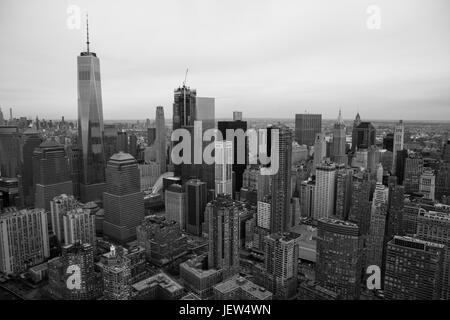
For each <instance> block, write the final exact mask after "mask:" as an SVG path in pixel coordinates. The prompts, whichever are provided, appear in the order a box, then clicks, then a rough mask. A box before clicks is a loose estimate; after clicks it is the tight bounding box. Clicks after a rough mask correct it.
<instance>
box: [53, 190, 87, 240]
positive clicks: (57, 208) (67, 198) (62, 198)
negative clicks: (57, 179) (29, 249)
mask: <svg viewBox="0 0 450 320" xmlns="http://www.w3.org/2000/svg"><path fill="white" fill-rule="evenodd" d="M80 206H81V203H80V202H78V200H77V199H76V198H75V197H74V196H73V195H67V194H61V195H58V196H56V197H54V198H53V199H52V200H51V201H50V217H51V225H52V231H53V234H54V235H55V236H56V238H57V239H58V241H59V242H60V243H65V242H64V225H63V216H64V215H65V214H66V213H67V212H68V211H71V210H72V209H76V208H79V207H80Z"/></svg>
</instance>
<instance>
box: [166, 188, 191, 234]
mask: <svg viewBox="0 0 450 320" xmlns="http://www.w3.org/2000/svg"><path fill="white" fill-rule="evenodd" d="M164 200H165V209H166V216H167V220H169V221H176V222H178V224H179V226H180V228H181V229H182V230H186V221H185V211H186V209H185V207H186V193H185V192H184V190H183V187H182V186H180V185H179V184H175V183H174V184H172V185H170V186H169V187H168V188H167V189H166V190H165V192H164Z"/></svg>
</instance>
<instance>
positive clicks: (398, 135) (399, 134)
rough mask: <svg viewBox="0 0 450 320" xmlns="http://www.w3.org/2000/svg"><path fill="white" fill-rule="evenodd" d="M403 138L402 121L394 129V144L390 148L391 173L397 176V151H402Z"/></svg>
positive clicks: (403, 126) (403, 127)
mask: <svg viewBox="0 0 450 320" xmlns="http://www.w3.org/2000/svg"><path fill="white" fill-rule="evenodd" d="M404 136H405V125H404V124H403V121H402V120H400V121H399V122H398V123H397V124H396V125H395V128H394V142H393V147H392V154H393V159H392V173H393V174H394V175H397V171H396V166H397V151H400V150H403V140H404Z"/></svg>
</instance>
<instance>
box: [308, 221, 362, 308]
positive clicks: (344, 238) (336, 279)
mask: <svg viewBox="0 0 450 320" xmlns="http://www.w3.org/2000/svg"><path fill="white" fill-rule="evenodd" d="M317 232H318V233H317V259H316V280H317V282H318V283H319V284H320V285H321V286H323V287H325V288H326V289H328V290H331V291H333V292H335V293H337V294H338V295H340V296H341V297H342V298H343V299H345V300H353V299H358V298H359V293H360V287H361V283H360V281H361V270H362V268H361V266H362V246H363V245H362V239H361V237H360V235H359V234H360V233H359V228H358V226H357V225H356V224H354V223H351V222H347V221H342V220H335V219H330V218H324V219H320V220H319V222H318V231H317Z"/></svg>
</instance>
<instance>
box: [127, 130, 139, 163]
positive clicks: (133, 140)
mask: <svg viewBox="0 0 450 320" xmlns="http://www.w3.org/2000/svg"><path fill="white" fill-rule="evenodd" d="M137 148H138V145H137V136H136V135H135V134H134V133H133V134H131V135H130V143H129V148H128V149H129V151H130V154H131V155H132V156H133V157H134V158H137V153H138V151H137Z"/></svg>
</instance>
